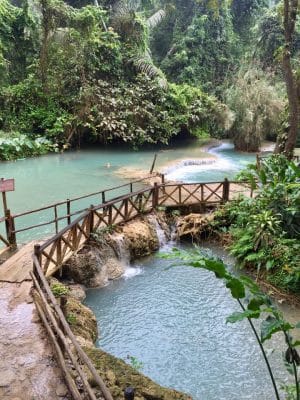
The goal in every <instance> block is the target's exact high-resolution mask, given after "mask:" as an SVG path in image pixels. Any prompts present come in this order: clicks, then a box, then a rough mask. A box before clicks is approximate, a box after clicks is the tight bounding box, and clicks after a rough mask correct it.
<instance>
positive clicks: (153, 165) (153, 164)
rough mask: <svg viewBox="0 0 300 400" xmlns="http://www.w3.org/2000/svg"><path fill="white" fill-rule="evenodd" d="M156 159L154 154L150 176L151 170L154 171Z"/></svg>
mask: <svg viewBox="0 0 300 400" xmlns="http://www.w3.org/2000/svg"><path fill="white" fill-rule="evenodd" d="M156 158H157V154H155V156H154V159H153V163H152V166H151V168H150V174H152V172H153V170H154V167H155V163H156Z"/></svg>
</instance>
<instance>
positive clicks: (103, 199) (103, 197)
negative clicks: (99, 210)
mask: <svg viewBox="0 0 300 400" xmlns="http://www.w3.org/2000/svg"><path fill="white" fill-rule="evenodd" d="M101 195H102V204H104V203H105V192H102V193H101Z"/></svg>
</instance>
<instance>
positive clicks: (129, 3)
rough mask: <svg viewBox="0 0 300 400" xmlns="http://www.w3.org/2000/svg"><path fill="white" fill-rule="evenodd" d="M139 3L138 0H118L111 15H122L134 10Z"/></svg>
mask: <svg viewBox="0 0 300 400" xmlns="http://www.w3.org/2000/svg"><path fill="white" fill-rule="evenodd" d="M140 5H141V1H140V0H120V1H118V2H117V4H116V5H115V6H114V8H113V17H114V18H116V17H123V16H124V15H128V14H130V13H131V12H135V11H137V10H138V8H139V7H140Z"/></svg>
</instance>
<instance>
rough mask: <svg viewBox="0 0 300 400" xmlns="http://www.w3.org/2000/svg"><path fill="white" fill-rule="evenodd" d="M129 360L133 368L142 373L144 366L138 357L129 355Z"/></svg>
mask: <svg viewBox="0 0 300 400" xmlns="http://www.w3.org/2000/svg"><path fill="white" fill-rule="evenodd" d="M127 359H128V360H129V362H130V365H131V366H132V368H134V369H135V370H136V371H139V372H140V371H141V370H142V369H143V367H144V364H143V363H142V362H141V361H139V360H138V359H137V358H136V357H134V356H130V355H128V356H127Z"/></svg>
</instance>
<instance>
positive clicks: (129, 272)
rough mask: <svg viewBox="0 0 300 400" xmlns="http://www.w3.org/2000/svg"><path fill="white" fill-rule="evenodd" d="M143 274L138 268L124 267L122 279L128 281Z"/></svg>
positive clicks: (140, 268)
mask: <svg viewBox="0 0 300 400" xmlns="http://www.w3.org/2000/svg"><path fill="white" fill-rule="evenodd" d="M142 272H143V268H142V267H139V266H135V267H126V269H125V272H124V274H123V278H124V279H130V278H133V277H134V276H137V275H140V274H141V273H142Z"/></svg>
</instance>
